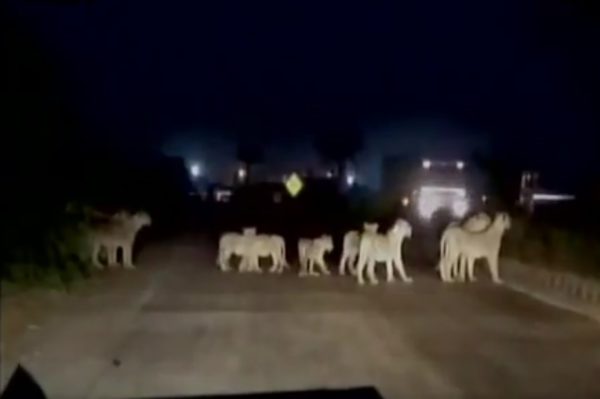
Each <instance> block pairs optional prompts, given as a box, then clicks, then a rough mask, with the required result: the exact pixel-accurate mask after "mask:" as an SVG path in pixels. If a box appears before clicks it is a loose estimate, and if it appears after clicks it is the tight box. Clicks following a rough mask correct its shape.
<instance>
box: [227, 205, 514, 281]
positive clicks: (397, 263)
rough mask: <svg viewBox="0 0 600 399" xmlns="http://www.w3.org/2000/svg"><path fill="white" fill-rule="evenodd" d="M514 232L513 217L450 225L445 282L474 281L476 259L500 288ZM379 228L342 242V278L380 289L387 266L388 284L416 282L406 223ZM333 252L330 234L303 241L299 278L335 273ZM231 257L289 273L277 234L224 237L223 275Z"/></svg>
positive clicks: (443, 258) (250, 266)
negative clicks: (505, 239) (379, 267)
mask: <svg viewBox="0 0 600 399" xmlns="http://www.w3.org/2000/svg"><path fill="white" fill-rule="evenodd" d="M508 228H510V217H509V216H508V214H506V213H497V214H496V215H495V216H494V218H493V219H492V218H490V217H489V216H488V215H487V214H486V213H478V214H476V215H474V216H472V217H470V218H468V219H467V220H465V221H464V222H463V223H457V222H453V223H450V225H448V227H447V228H446V229H445V230H444V232H443V234H442V238H441V241H440V259H439V263H438V266H437V270H438V272H439V275H440V278H441V280H442V281H443V282H452V281H466V280H469V281H475V275H474V265H475V261H476V260H477V259H485V260H486V261H487V263H488V266H489V268H490V273H491V276H492V280H493V281H494V282H495V283H501V279H500V276H499V273H498V255H499V252H500V245H501V241H502V236H503V234H504V232H505V231H506V230H507V229H508ZM377 230H378V225H377V224H376V223H365V224H364V225H363V231H362V232H359V231H356V230H352V231H348V232H347V233H346V234H345V235H344V238H343V248H342V256H341V259H340V262H339V266H338V273H339V274H340V275H344V274H346V271H348V272H349V273H350V274H352V275H354V276H355V277H356V279H357V281H358V283H359V284H360V285H363V284H365V277H366V280H368V281H369V282H370V283H371V284H377V283H378V281H377V277H376V274H375V266H376V264H377V263H384V264H385V266H386V280H387V282H392V281H394V279H395V274H397V275H398V276H399V277H400V279H401V280H402V281H403V282H405V283H410V282H412V278H410V277H409V276H408V275H407V273H406V269H405V267H404V262H403V259H402V243H403V242H404V240H405V239H406V238H410V237H411V235H412V229H411V226H410V225H409V224H408V222H407V221H405V220H403V219H398V220H396V222H395V223H394V224H393V225H392V227H391V228H390V229H389V230H388V231H387V232H386V233H384V234H381V233H378V232H377ZM331 251H333V239H332V237H331V236H329V235H323V236H321V237H318V238H312V239H311V238H301V239H300V240H298V258H299V264H300V270H299V276H300V277H305V276H318V275H321V274H324V275H329V274H331V272H330V270H329V268H328V266H327V263H326V262H325V255H326V254H328V253H329V252H331ZM232 255H237V256H239V257H240V258H241V260H240V263H239V266H238V271H239V272H241V273H244V272H256V273H261V272H262V269H261V268H260V265H259V258H261V257H269V258H271V264H272V266H271V267H270V269H269V271H270V272H271V273H282V272H283V271H284V270H285V269H286V268H289V265H288V262H287V261H286V255H285V241H284V239H283V238H282V237H281V236H278V235H266V234H257V232H256V228H254V227H252V228H245V229H243V230H242V232H241V233H233V232H230V233H225V234H223V235H222V236H221V238H220V240H219V254H218V258H217V264H218V266H219V268H220V269H221V270H222V271H223V272H228V271H230V270H232V267H231V266H230V265H229V262H230V258H231V256H232Z"/></svg>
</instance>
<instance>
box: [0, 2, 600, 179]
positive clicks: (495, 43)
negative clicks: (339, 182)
mask: <svg viewBox="0 0 600 399" xmlns="http://www.w3.org/2000/svg"><path fill="white" fill-rule="evenodd" d="M4 3H5V5H4V6H3V12H6V15H7V16H8V17H7V18H8V19H10V20H11V21H14V23H15V25H17V26H20V27H21V29H23V30H26V31H28V32H31V35H32V36H33V37H34V38H35V40H37V41H39V43H40V46H41V48H42V49H43V51H44V53H45V54H46V56H47V57H48V58H49V59H50V61H51V62H52V64H53V66H54V68H55V69H56V70H57V71H59V74H60V76H61V78H60V79H61V80H60V85H59V86H60V89H59V90H60V91H61V93H60V94H61V95H62V96H64V97H65V98H66V99H67V100H66V101H67V103H68V104H69V106H70V107H71V108H72V109H73V110H74V112H75V113H76V114H77V115H78V117H79V118H80V119H81V121H82V125H81V126H82V127H81V132H80V134H82V135H85V134H102V135H107V137H108V136H110V137H112V138H117V139H118V140H122V141H127V142H130V143H136V142H142V141H143V142H144V143H147V144H148V145H155V146H161V147H162V148H164V149H165V150H166V151H167V152H170V153H176V154H180V155H184V156H186V157H188V158H202V159H206V160H207V161H206V162H207V163H209V164H211V165H212V168H213V169H215V170H216V169H218V168H219V167H220V165H221V164H222V162H223V161H224V160H229V159H232V157H233V150H232V148H233V147H232V146H233V143H234V139H235V138H236V137H237V136H239V135H255V136H256V137H257V140H262V141H263V142H264V143H265V145H266V147H267V149H268V151H267V153H268V155H269V157H270V158H271V159H275V158H277V157H280V158H281V157H283V158H285V160H286V161H287V162H291V163H292V164H293V163H294V162H296V163H301V162H303V160H305V159H313V160H314V159H315V155H314V154H313V153H312V148H311V140H312V136H313V135H314V134H315V132H320V131H324V130H325V131H326V130H327V128H328V127H330V126H336V125H345V126H348V125H353V126H360V127H361V128H362V129H364V131H365V132H366V133H367V143H366V144H367V145H366V148H365V150H364V151H363V153H362V154H361V157H360V160H361V163H360V165H362V166H361V167H362V168H363V169H364V170H365V172H364V174H365V176H375V175H376V167H377V165H378V163H377V162H378V160H379V158H380V157H381V156H382V155H385V154H394V153H402V152H412V153H414V154H416V153H419V154H428V153H436V154H437V153H441V154H443V155H445V156H462V155H464V154H467V153H469V152H471V151H473V150H478V151H482V152H487V153H492V152H496V153H502V154H504V155H505V156H506V157H509V158H513V159H515V160H516V159H527V160H529V161H530V163H531V165H532V166H535V167H539V168H541V169H542V170H543V171H544V172H545V173H547V174H548V175H549V176H551V178H552V179H554V180H555V181H556V182H560V183H564V182H568V181H570V180H572V179H573V178H575V177H578V176H597V173H598V167H597V166H596V164H595V162H593V161H594V157H595V156H596V155H597V151H598V150H597V145H598V142H597V138H595V136H596V135H597V133H598V127H599V118H598V115H597V111H596V110H597V104H598V95H599V90H600V84H599V83H600V82H599V76H600V74H599V71H600V51H599V50H600V48H599V47H600V41H599V39H600V35H599V29H598V27H599V26H598V21H599V19H598V18H597V15H598V13H597V12H596V10H595V9H593V8H592V7H590V6H589V5H588V3H585V2H574V1H566V0H565V1H552V0H547V1H537V2H529V1H525V0H518V1H493V0H486V1H481V0H479V1H472V2H464V1H447V0H439V1H422V0H421V1H412V2H400V1H390V2H377V1H375V2H374V1H364V2H351V1H344V2H326V1H319V2H311V1H302V2H288V1H273V2H262V1H239V2H232V1H154V0H140V1H127V0H92V1H87V2H82V3H77V2H72V3H71V2H67V1H63V2H62V3H61V4H59V5H56V4H54V5H53V4H52V3H51V2H48V1H39V2H38V1H34V0H30V1H17V0H5V2H4ZM589 4H592V3H591V2H590V3H589ZM225 157H226V158H225ZM220 163H221V164H220ZM563 172H564V173H563ZM561 173H563V176H562V178H561V177H560V176H559V175H560V174H561Z"/></svg>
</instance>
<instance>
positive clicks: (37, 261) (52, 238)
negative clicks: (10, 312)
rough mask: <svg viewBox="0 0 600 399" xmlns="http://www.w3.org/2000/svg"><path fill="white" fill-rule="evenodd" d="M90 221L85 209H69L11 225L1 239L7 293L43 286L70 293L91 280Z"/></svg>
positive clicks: (4, 287)
mask: <svg viewBox="0 0 600 399" xmlns="http://www.w3.org/2000/svg"><path fill="white" fill-rule="evenodd" d="M89 218H90V214H89V210H87V209H86V208H84V207H81V206H70V207H68V208H63V209H55V210H54V211H53V212H47V213H45V214H40V213H38V214H35V215H29V217H27V216H25V217H21V218H20V219H19V220H18V222H16V223H12V226H11V230H10V231H6V232H4V234H3V236H4V237H2V257H3V264H4V267H3V268H2V272H1V274H0V277H1V278H2V284H3V289H4V290H5V291H4V293H5V294H6V293H7V292H8V293H10V292H12V291H15V290H20V289H24V288H31V287H40V286H41V287H47V288H52V289H58V290H67V289H69V287H70V286H71V285H72V284H73V283H75V282H77V281H80V280H82V279H85V278H88V277H90V276H91V272H92V269H91V264H90V262H89V256H88V254H89V249H88V247H87V245H88V244H87V239H86V237H87V234H86V229H87V224H88V221H89ZM8 233H10V234H8Z"/></svg>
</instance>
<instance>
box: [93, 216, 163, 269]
mask: <svg viewBox="0 0 600 399" xmlns="http://www.w3.org/2000/svg"><path fill="white" fill-rule="evenodd" d="M151 223H152V220H151V218H150V216H149V215H148V214H147V213H146V212H136V213H134V214H130V213H129V212H125V211H121V212H118V213H117V214H115V215H113V216H112V217H110V218H108V219H106V220H103V221H100V222H96V223H94V224H93V225H92V226H91V227H90V231H89V239H90V244H91V247H92V263H93V264H94V266H96V267H97V268H99V269H102V268H103V265H102V263H101V262H100V259H99V257H100V253H101V252H102V250H103V249H104V250H105V251H106V256H107V260H108V266H109V267H111V266H116V265H118V257H117V254H118V251H119V249H121V251H122V265H123V267H124V268H125V269H133V268H135V266H134V265H133V259H132V250H133V243H134V241H135V237H136V236H137V233H138V232H139V230H140V229H141V228H142V227H145V226H149V225H150V224H151Z"/></svg>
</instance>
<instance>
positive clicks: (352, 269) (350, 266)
mask: <svg viewBox="0 0 600 399" xmlns="http://www.w3.org/2000/svg"><path fill="white" fill-rule="evenodd" d="M357 262H358V253H355V254H353V255H352V256H350V259H349V261H348V269H349V270H350V274H352V275H353V276H355V275H356V266H357Z"/></svg>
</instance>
